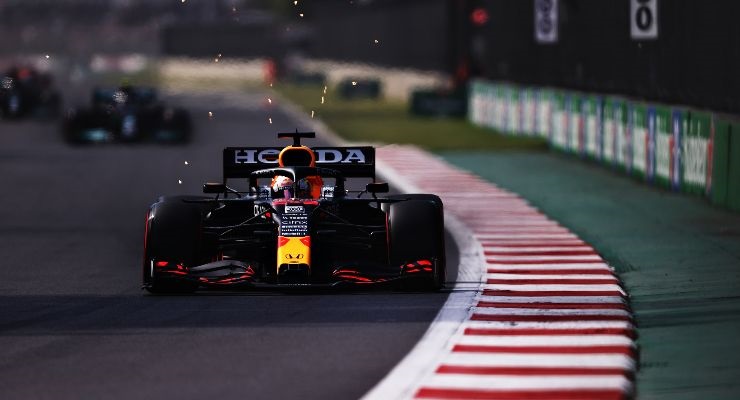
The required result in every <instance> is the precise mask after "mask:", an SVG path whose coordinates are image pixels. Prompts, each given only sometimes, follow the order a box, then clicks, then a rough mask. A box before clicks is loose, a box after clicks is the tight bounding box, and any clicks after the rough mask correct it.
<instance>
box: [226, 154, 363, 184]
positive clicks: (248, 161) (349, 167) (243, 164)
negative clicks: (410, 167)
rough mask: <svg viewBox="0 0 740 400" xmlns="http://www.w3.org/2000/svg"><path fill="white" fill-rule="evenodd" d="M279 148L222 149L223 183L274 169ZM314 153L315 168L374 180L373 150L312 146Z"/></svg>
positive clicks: (350, 176)
mask: <svg viewBox="0 0 740 400" xmlns="http://www.w3.org/2000/svg"><path fill="white" fill-rule="evenodd" d="M282 149H283V148H282V147H227V148H225V149H224V156H223V157H224V158H223V163H224V181H226V180H227V179H233V178H249V175H250V174H251V173H252V172H254V171H258V170H261V169H267V168H276V167H278V154H280V151H281V150H282ZM311 150H313V151H314V153H316V167H321V168H328V169H334V170H337V171H339V172H341V173H342V175H344V176H345V177H347V178H372V179H373V180H375V148H374V147H371V146H356V147H312V148H311Z"/></svg>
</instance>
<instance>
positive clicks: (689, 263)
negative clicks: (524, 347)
mask: <svg viewBox="0 0 740 400" xmlns="http://www.w3.org/2000/svg"><path fill="white" fill-rule="evenodd" d="M443 156H444V157H445V159H447V160H448V161H450V162H452V163H453V164H456V165H458V166H460V167H462V168H465V169H468V170H471V171H473V172H475V173H477V174H478V175H480V176H482V177H483V178H486V179H488V180H490V181H493V182H495V183H496V184H497V185H499V186H501V187H503V188H506V189H509V190H513V191H514V192H517V193H519V194H521V195H522V196H524V197H525V198H527V199H528V200H529V201H530V202H531V203H532V204H533V205H534V206H536V207H538V208H540V209H541V210H542V211H543V212H545V213H546V214H548V215H549V216H550V217H552V218H553V219H555V220H556V221H559V222H560V223H561V224H563V225H564V226H566V227H568V228H569V229H570V230H572V231H573V232H575V233H576V234H578V236H580V237H581V238H582V239H584V240H585V241H587V242H588V243H590V244H591V245H592V246H593V247H594V248H595V249H596V250H597V251H598V252H599V253H600V254H601V255H602V256H603V257H604V258H605V259H606V260H607V262H609V263H610V264H611V265H612V266H613V267H615V268H616V271H617V272H618V273H619V276H620V278H621V279H622V281H623V283H624V284H625V286H626V290H627V292H628V293H629V294H630V300H631V305H632V308H633V311H634V313H635V315H636V323H637V326H638V334H639V340H638V344H639V345H640V370H639V371H638V374H637V377H636V379H637V382H636V385H637V392H638V398H640V399H671V400H675V399H687V400H688V399H737V398H738V396H740V340H739V339H738V337H739V335H740V215H738V214H736V213H731V212H728V211H725V210H722V209H719V208H716V207H713V206H710V205H709V204H708V203H707V202H706V200H705V199H702V198H699V197H694V196H688V195H683V194H677V193H672V192H669V191H666V190H662V189H658V188H655V187H650V186H647V185H645V184H643V183H642V182H639V181H637V180H634V179H632V178H629V177H626V176H623V175H620V174H618V173H616V172H613V171H610V170H608V169H606V168H603V167H599V166H596V165H594V164H590V163H588V162H585V161H582V160H579V159H577V158H576V157H570V156H565V155H559V154H555V153H548V152H541V153H514V152H512V153H452V152H450V153H444V154H443Z"/></svg>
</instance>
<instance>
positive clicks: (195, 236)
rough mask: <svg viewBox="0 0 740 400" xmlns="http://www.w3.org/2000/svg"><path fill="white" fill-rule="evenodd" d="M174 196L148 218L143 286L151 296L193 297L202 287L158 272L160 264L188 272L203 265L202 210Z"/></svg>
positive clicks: (196, 205) (158, 205)
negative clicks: (166, 264) (152, 294)
mask: <svg viewBox="0 0 740 400" xmlns="http://www.w3.org/2000/svg"><path fill="white" fill-rule="evenodd" d="M186 198H194V197H187V196H173V197H165V198H162V199H160V201H159V202H157V203H155V204H154V205H153V206H152V208H151V209H150V210H149V213H148V214H147V221H146V230H145V237H144V262H143V266H142V267H143V268H142V273H143V282H144V288H145V289H146V290H147V291H149V292H150V293H191V292H193V291H195V290H196V289H197V288H198V283H197V282H195V281H191V280H188V279H185V278H182V277H177V276H173V275H171V274H165V273H163V272H161V271H158V270H157V268H158V267H157V262H168V263H171V264H174V265H177V264H179V265H182V266H184V267H186V268H188V267H192V266H194V265H197V264H198V263H199V261H200V246H201V243H200V242H201V240H200V237H201V234H200V229H201V207H200V205H198V204H193V203H186V202H184V201H183V199H186Z"/></svg>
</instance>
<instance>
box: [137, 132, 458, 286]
mask: <svg viewBox="0 0 740 400" xmlns="http://www.w3.org/2000/svg"><path fill="white" fill-rule="evenodd" d="M314 136H315V135H314V133H313V132H297V131H296V132H295V133H278V137H281V138H293V140H294V142H293V145H291V146H287V147H285V148H283V149H280V148H272V147H228V148H226V149H224V151H223V182H218V183H206V184H204V186H203V191H204V193H210V194H213V196H165V197H160V198H159V200H158V201H157V202H156V203H154V204H153V205H152V206H151V207H150V209H149V212H148V214H147V219H146V229H145V248H144V263H143V281H144V288H145V289H146V290H148V291H149V292H152V293H173V292H179V293H182V292H192V291H195V290H196V289H197V288H199V287H229V288H237V287H242V288H250V287H259V286H267V287H278V288H283V287H305V286H311V287H313V286H319V287H320V286H348V285H370V284H386V285H390V286H400V287H402V288H413V289H419V290H438V289H440V288H442V286H443V285H444V282H445V243H444V218H443V212H442V201H441V200H440V198H439V197H437V196H435V195H432V194H402V195H389V196H386V197H378V194H379V193H385V192H388V184H387V183H379V182H375V149H374V148H372V147H317V148H313V149H311V148H309V147H306V146H302V145H301V144H300V139H301V138H313V137H314ZM360 177H364V178H370V179H372V182H370V183H367V185H366V186H365V188H364V190H356V191H351V190H348V189H347V188H346V186H345V182H346V178H360ZM240 182H241V183H244V184H245V190H244V191H240V190H238V189H235V188H234V187H233V185H235V184H239V183H240ZM227 183H228V185H227Z"/></svg>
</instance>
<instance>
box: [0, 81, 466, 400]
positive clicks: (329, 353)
mask: <svg viewBox="0 0 740 400" xmlns="http://www.w3.org/2000/svg"><path fill="white" fill-rule="evenodd" d="M230 99H231V100H230ZM233 99H237V100H239V104H240V105H241V106H239V107H236V106H234V105H233V104H232V103H233ZM233 99H232V98H224V97H222V96H220V95H213V94H212V95H207V96H198V97H194V96H192V95H184V94H181V95H177V96H175V98H173V99H172V100H171V103H173V104H183V105H185V106H187V107H189V108H190V109H191V111H192V112H193V115H194V122H195V126H196V129H195V133H194V140H193V142H192V143H191V144H189V145H187V146H170V147H168V146H160V145H152V144H144V145H120V144H113V145H103V146H82V147H70V146H68V145H66V144H65V143H64V142H63V141H62V140H61V134H60V132H59V130H58V126H57V125H55V124H53V123H52V124H50V123H41V122H32V121H26V122H8V121H0V188H2V196H0V254H1V255H2V262H0V265H1V266H2V279H1V280H0V393H1V394H0V397H2V398H4V399H85V398H88V399H89V398H106V399H118V398H120V399H131V398H140V399H155V398H157V399H159V398H179V399H207V398H221V399H232V398H255V399H256V398H281V399H291V398H301V399H327V398H333V399H354V398H358V397H360V396H362V395H363V394H364V393H365V392H366V391H367V390H369V389H370V388H371V387H372V386H373V385H374V384H375V383H377V382H378V381H379V380H380V379H381V378H382V377H383V376H384V375H385V374H386V372H387V371H389V370H390V369H391V368H392V367H393V366H394V365H395V364H396V363H397V362H398V361H399V360H400V359H401V358H402V357H403V356H404V355H405V354H406V353H407V352H408V351H409V350H410V349H411V348H412V347H413V345H414V344H415V343H416V342H417V340H418V339H419V338H420V336H421V335H422V334H423V333H424V332H425V330H426V329H427V327H428V325H429V322H430V321H431V320H432V319H433V318H434V317H435V315H436V313H437V311H438V310H439V308H440V306H441V305H442V304H443V303H444V301H445V299H446V297H447V295H446V294H445V293H438V294H423V293H399V292H352V293H341V292H321V293H316V292H314V293H279V292H278V293H272V292H257V293H222V292H206V293H200V294H198V295H195V296H151V295H145V294H144V292H143V291H142V290H141V289H140V286H141V282H140V264H141V257H142V247H143V222H144V218H145V212H146V210H147V207H148V205H149V204H150V203H152V202H153V201H154V200H155V199H156V197H157V196H158V195H160V194H180V193H198V191H199V190H200V187H201V184H202V182H203V181H206V180H219V179H220V176H221V170H220V168H221V149H222V148H223V147H224V146H227V145H262V146H267V145H284V144H287V143H286V142H278V141H277V139H274V137H275V135H274V134H275V132H276V131H278V130H294V129H295V128H301V127H296V126H295V123H294V122H292V121H290V120H289V118H288V117H287V116H286V115H285V114H282V113H281V112H280V111H279V110H278V109H268V108H265V106H264V105H263V104H264V99H265V96H264V94H260V93H254V94H249V95H242V96H236V97H234V98H233ZM209 111H210V112H212V113H213V116H212V118H209V116H208V112H209ZM268 118H272V122H273V123H272V124H269V123H268ZM319 143H320V142H319V141H316V142H315V144H319ZM186 161H187V165H186V164H185V162H186ZM178 180H181V181H182V184H179V183H178ZM448 242H449V240H448ZM448 257H451V259H450V260H449V261H448V265H449V266H450V272H449V274H450V276H453V277H454V276H455V274H456V269H455V265H456V261H455V258H456V255H455V251H454V249H449V250H448Z"/></svg>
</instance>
